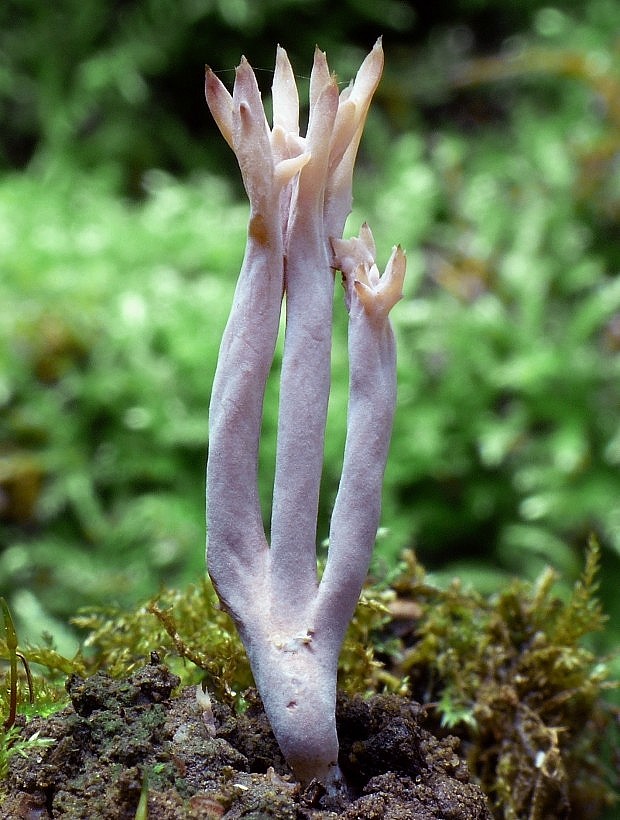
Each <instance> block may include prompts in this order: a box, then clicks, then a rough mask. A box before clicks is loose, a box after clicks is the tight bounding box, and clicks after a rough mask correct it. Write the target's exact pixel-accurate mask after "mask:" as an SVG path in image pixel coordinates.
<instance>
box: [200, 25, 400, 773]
mask: <svg viewBox="0 0 620 820" xmlns="http://www.w3.org/2000/svg"><path fill="white" fill-rule="evenodd" d="M382 69H383V50H382V47H381V41H380V40H379V41H377V43H376V44H375V46H374V48H373V49H372V51H371V52H370V54H369V55H368V56H367V57H366V59H365V60H364V62H363V63H362V65H361V67H360V69H359V71H358V73H357V76H356V78H355V81H354V82H353V83H351V84H350V85H349V86H348V87H347V88H346V89H345V90H344V91H342V92H341V93H339V92H338V85H337V83H336V81H335V79H334V77H333V76H332V75H331V74H330V72H329V68H328V65H327V60H326V57H325V55H324V54H323V53H322V52H321V51H319V50H318V49H317V50H316V51H315V55H314V65H313V68H312V74H311V78H310V113H309V121H308V128H307V132H306V135H305V136H304V137H302V136H300V132H299V99H298V94H297V88H296V83H295V78H294V75H293V71H292V68H291V65H290V62H289V60H288V57H287V55H286V52H285V51H284V49H282V48H278V50H277V55H276V66H275V72H274V78H273V85H272V95H273V125H272V127H269V124H268V122H267V119H266V117H265V113H264V109H263V105H262V100H261V95H260V92H259V89H258V84H257V82H256V78H255V75H254V72H253V71H252V69H251V68H250V65H249V64H248V62H247V61H246V60H245V58H243V59H242V61H241V64H240V66H239V67H238V68H237V71H236V77H235V84H234V89H233V93H232V95H231V94H230V93H229V92H228V91H227V90H226V88H225V87H224V85H223V84H222V83H221V81H220V80H219V79H218V78H217V77H216V75H215V74H214V73H213V72H212V71H211V70H210V69H207V73H206V82H205V92H206V98H207V103H208V105H209V108H210V109H211V112H212V114H213V116H214V119H215V121H216V123H217V125H218V127H219V129H220V131H221V132H222V135H223V136H224V138H225V139H226V141H227V142H228V144H229V145H230V147H231V148H232V150H233V151H234V153H235V155H236V157H237V160H238V163H239V167H240V169H241V175H242V178H243V182H244V186H245V189H246V192H247V194H248V197H249V200H250V218H249V226H248V235H247V245H246V251H245V256H244V259H243V264H242V268H241V272H240V275H239V280H238V283H237V288H236V291H235V295H234V300H233V305H232V309H231V313H230V316H229V319H228V323H227V325H226V329H225V331H224V335H223V339H222V343H221V348H220V352H219V358H218V364H217V368H216V373H215V378H214V383H213V390H212V394H211V403H210V409H209V456H208V462H207V566H208V571H209V574H210V576H211V578H212V581H213V584H214V586H215V589H216V591H217V593H218V596H219V598H220V600H221V602H222V605H223V606H224V607H225V608H226V609H227V610H228V612H229V613H230V615H231V616H232V618H233V620H234V622H235V624H236V625H237V628H238V630H239V633H240V635H241V638H242V640H243V643H244V645H245V647H246V650H247V653H248V657H249V659H250V664H251V667H252V672H253V674H254V678H255V681H256V685H257V687H258V690H259V692H260V694H261V697H262V700H263V704H264V707H265V712H266V714H267V716H268V718H269V720H270V723H271V726H272V729H273V731H274V734H275V737H276V739H277V741H278V743H279V745H280V747H281V749H282V752H283V754H284V756H285V758H286V760H287V762H288V763H289V765H290V766H291V767H292V769H293V771H294V773H295V775H296V776H297V777H298V779H299V780H300V781H302V782H304V783H305V782H309V781H310V780H312V779H313V778H317V779H319V780H320V781H322V782H323V783H325V784H328V785H329V784H333V783H337V782H338V781H339V778H340V774H339V769H338V739H337V734H336V721H335V700H336V674H337V666H338V656H339V653H340V648H341V645H342V641H343V639H344V635H345V632H346V629H347V626H348V624H349V621H350V619H351V617H352V615H353V612H354V609H355V606H356V604H357V600H358V598H359V594H360V591H361V587H362V584H363V582H364V579H365V577H366V574H367V571H368V565H369V561H370V556H371V553H372V548H373V544H374V540H375V536H376V532H377V526H378V523H379V514H380V502H381V484H382V480H383V472H384V469H385V463H386V459H387V451H388V446H389V441H390V435H391V428H392V418H393V414H394V407H395V402H396V352H395V343H394V336H393V333H392V329H391V327H390V323H389V319H388V313H389V311H390V309H391V307H392V306H393V305H394V304H395V303H396V301H398V299H399V298H400V297H401V294H402V282H403V277H404V273H405V256H404V254H403V252H402V250H401V249H400V248H395V249H394V251H393V253H392V256H391V258H390V261H389V262H388V265H387V267H386V270H385V273H384V274H383V276H380V275H379V271H378V269H377V266H376V263H375V255H376V253H375V246H374V241H373V238H372V234H371V232H370V229H369V228H368V227H367V226H366V225H364V226H363V227H362V229H361V231H360V235H359V237H356V238H353V239H349V240H343V239H342V238H341V237H342V231H343V228H344V223H345V220H346V217H347V215H348V214H349V212H350V210H351V201H352V197H351V188H352V177H353V166H354V163H355V157H356V154H357V148H358V145H359V141H360V138H361V135H362V131H363V127H364V122H365V119H366V114H367V112H368V108H369V105H370V101H371V98H372V96H373V94H374V91H375V89H376V87H377V84H378V82H379V79H380V77H381V72H382ZM334 269H338V270H341V271H342V275H343V283H344V286H345V302H346V305H347V309H348V312H349V341H348V349H349V360H350V377H349V378H350V385H349V407H348V413H347V435H346V444H345V453H344V463H343V470H342V476H341V479H340V484H339V489H338V493H337V497H336V501H335V505H334V510H333V515H332V520H331V527H330V535H329V553H328V558H327V563H326V566H325V570H324V573H323V576H322V578H321V580H320V582H319V580H318V578H317V562H316V540H317V532H316V526H317V525H316V522H317V513H318V504H319V485H320V479H321V469H322V461H323V442H324V435H325V422H326V415H327V402H328V397H329V388H330V355H331V343H332V303H333V288H334ZM283 300H285V306H286V310H285V316H286V322H285V337H284V351H283V358H282V367H281V377H280V404H279V415H278V440H277V453H276V471H275V480H274V489H273V506H272V520H271V527H270V532H271V538H270V543H268V541H267V537H266V535H265V530H264V526H263V522H262V516H261V509H260V503H259V495H258V482H257V473H258V444H259V436H260V429H261V422H262V410H263V399H264V393H265V385H266V381H267V377H268V374H269V370H270V367H271V363H272V360H273V356H274V350H275V345H276V340H277V336H278V330H279V325H280V314H281V311H282V309H283Z"/></svg>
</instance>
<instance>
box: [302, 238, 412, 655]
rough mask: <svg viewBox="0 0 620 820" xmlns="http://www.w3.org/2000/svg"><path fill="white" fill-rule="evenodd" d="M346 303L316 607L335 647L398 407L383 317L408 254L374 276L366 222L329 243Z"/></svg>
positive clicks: (366, 541)
mask: <svg viewBox="0 0 620 820" xmlns="http://www.w3.org/2000/svg"><path fill="white" fill-rule="evenodd" d="M333 245H334V255H335V259H336V264H337V266H338V267H339V268H340V269H341V270H342V272H343V276H344V279H345V282H344V284H345V289H346V298H347V302H348V304H349V407H348V412H347V437H346V444H345V452H344V463H343V469H342V475H341V478H340V484H339V488H338V494H337V496H336V501H335V504H334V510H333V513H332V519H331V527H330V535H329V552H328V558H327V563H326V566H325V571H324V573H323V578H322V580H321V585H320V589H319V597H318V601H317V612H320V613H321V618H324V619H325V621H326V622H327V623H329V624H331V640H332V641H333V651H334V652H335V653H336V655H337V653H338V652H339V651H340V646H341V643H342V640H343V638H344V634H345V632H346V629H347V626H348V623H349V621H350V619H351V617H352V615H353V612H354V610H355V606H356V604H357V601H358V598H359V594H360V591H361V588H362V585H363V583H364V580H365V578H366V574H367V572H368V565H369V563H370V558H371V555H372V549H373V546H374V542H375V537H376V534H377V527H378V525H379V517H380V513H381V486H382V482H383V473H384V470H385V464H386V461H387V455H388V449H389V443H390V437H391V432H392V421H393V417H394V409H395V406H396V345H395V341H394V334H393V332H392V328H391V326H390V322H389V319H388V313H389V310H390V309H391V307H392V306H393V305H394V304H395V303H396V302H397V301H398V300H399V299H400V298H401V296H402V283H403V278H404V273H405V257H404V254H403V253H402V251H401V250H400V248H395V249H394V251H393V253H392V257H391V258H390V261H389V262H388V265H387V267H386V270H385V273H384V274H383V276H382V277H381V278H379V275H378V271H377V269H376V266H375V264H374V252H375V249H374V242H373V240H372V234H371V233H370V230H369V229H368V227H367V226H363V227H362V231H361V234H360V239H353V240H348V241H345V240H341V241H334V242H333Z"/></svg>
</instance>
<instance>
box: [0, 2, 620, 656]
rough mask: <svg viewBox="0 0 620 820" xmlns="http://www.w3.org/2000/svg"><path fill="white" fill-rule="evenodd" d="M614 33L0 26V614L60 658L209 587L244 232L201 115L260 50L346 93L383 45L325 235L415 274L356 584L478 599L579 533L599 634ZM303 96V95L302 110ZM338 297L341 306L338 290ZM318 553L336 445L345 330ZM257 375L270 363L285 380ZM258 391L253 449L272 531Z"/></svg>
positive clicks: (181, 8) (227, 163)
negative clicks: (348, 195) (372, 250)
mask: <svg viewBox="0 0 620 820" xmlns="http://www.w3.org/2000/svg"><path fill="white" fill-rule="evenodd" d="M619 31H620V5H619V4H618V3H616V2H613V0H590V1H589V2H585V3H583V2H579V3H577V2H569V0H566V2H562V3H555V4H553V5H548V4H545V3H542V2H538V0H526V2H520V3H518V4H515V3H514V2H512V1H511V0H450V1H449V2H444V3H442V4H429V3H425V2H421V0H420V1H419V2H415V3H406V2H401V0H342V2H340V3H337V4H334V3H331V2H327V0H315V1H312V0H265V2H253V0H174V2H172V0H142V1H141V2H140V1H139V0H118V2H103V0H57V2H54V3H41V2H39V0H4V2H3V3H2V4H1V5H0V118H1V123H2V127H1V129H0V594H1V595H4V596H6V598H7V599H8V601H9V603H10V605H11V608H12V610H13V612H14V614H15V617H16V620H17V621H18V625H19V631H20V636H22V637H23V638H25V639H31V640H38V639H39V638H40V635H41V633H42V632H47V633H51V634H52V635H53V636H54V640H55V641H56V643H57V644H58V646H59V648H61V649H64V650H65V651H69V648H70V647H71V646H72V645H73V643H72V642H73V641H74V638H73V637H72V635H71V632H70V630H69V628H68V627H67V625H66V624H67V621H68V619H69V618H70V617H71V616H72V615H74V614H75V613H76V611H77V610H78V608H79V607H81V606H85V605H97V604H103V603H106V604H107V603H118V604H120V605H121V606H129V605H131V604H133V603H135V602H137V601H140V600H142V599H144V598H147V597H149V596H152V595H153V594H155V593H156V592H157V591H158V589H159V588H160V586H162V585H164V584H165V585H167V586H181V585H184V584H186V583H187V582H188V581H190V580H192V579H196V578H198V577H199V576H200V575H201V574H202V573H203V572H204V555H203V546H204V463H205V456H206V449H207V408H208V403H209V389H210V384H211V380H212V376H213V372H214V368H215V361H216V356H217V349H218V345H219V340H220V337H221V333H222V329H223V326H224V323H225V321H226V317H227V314H228V309H229V306H230V301H231V298H232V292H233V288H234V285H235V280H236V276H237V273H238V270H239V265H240V262H241V258H242V255H243V249H244V239H245V224H246V217H247V207H246V203H245V198H244V196H243V191H242V189H241V185H240V181H239V174H238V170H237V168H236V165H235V160H234V157H233V156H232V154H231V152H230V151H229V150H228V148H227V146H226V145H225V143H224V141H223V140H222V139H221V137H220V136H219V134H218V133H217V131H216V129H215V127H214V125H213V123H212V121H211V117H210V114H209V112H208V109H207V107H206V105H205V103H204V97H203V66H204V63H205V62H208V63H209V65H211V66H212V67H213V68H214V69H215V70H216V71H218V72H221V77H222V79H223V80H224V81H226V82H228V83H229V84H230V83H232V79H233V76H234V75H233V68H234V66H235V65H236V64H237V63H238V60H239V57H240V55H241V54H242V53H245V54H246V56H247V57H248V59H249V60H250V62H251V63H252V65H253V66H255V67H256V68H257V70H258V69H259V70H258V71H257V74H258V77H259V81H260V82H261V84H262V87H263V89H264V91H265V93H266V94H267V92H268V89H269V85H270V74H271V68H272V66H273V60H274V53H275V45H276V43H278V42H279V43H281V44H282V45H284V46H285V47H286V48H287V50H288V52H289V56H290V57H291V60H292V62H293V65H294V67H295V69H296V71H297V72H298V73H299V75H300V78H299V82H300V85H301V86H302V88H303V87H304V86H305V85H306V84H307V74H308V72H309V68H310V65H311V59H312V52H313V49H314V45H315V43H318V44H319V45H320V46H321V48H323V49H324V50H326V51H327V53H328V58H329V61H330V66H331V67H332V68H333V69H334V70H335V71H336V72H337V73H338V75H339V77H340V79H342V80H348V79H349V78H350V77H351V76H352V75H353V74H354V72H355V70H356V69H357V67H358V65H359V63H360V61H361V59H362V58H363V56H364V54H365V53H366V52H367V51H368V50H369V48H370V47H371V46H372V44H373V42H374V40H375V39H376V37H377V36H378V34H383V35H384V48H385V51H386V71H385V75H384V79H383V81H382V84H381V86H380V88H379V91H378V93H377V96H376V100H375V103H374V105H373V108H372V111H371V115H370V119H369V122H368V126H367V131H366V134H365V137H364V141H363V145H362V148H361V152H360V157H359V163H358V171H357V176H356V180H355V185H354V194H355V206H354V213H353V215H352V217H351V220H350V222H349V228H348V231H347V233H348V234H349V235H350V234H351V233H352V232H357V230H358V228H359V224H360V223H361V221H363V220H364V219H368V221H369V223H370V225H371V227H372V228H373V230H374V233H375V237H376V239H377V244H378V248H379V255H380V259H381V262H382V263H383V262H384V261H385V259H386V258H387V255H388V254H389V250H390V247H391V245H392V244H393V243H396V242H400V243H401V244H402V245H403V246H405V247H406V248H407V251H408V258H409V273H408V281H407V291H406V298H405V300H404V301H403V302H402V303H401V304H400V305H399V306H398V308H397V309H396V310H395V311H394V323H395V325H396V330H397V334H398V337H399V382H400V394H399V405H398V410H397V417H396V423H395V431H394V438H393V446H392V451H391V457H390V462H389V466H388V470H387V474H386V482H385V500H384V515H383V524H384V526H383V528H382V530H381V532H380V537H379V540H378V547H377V557H376V564H377V569H378V570H382V569H386V568H390V567H393V566H394V564H395V562H396V561H397V560H398V556H399V555H400V553H401V551H402V549H403V548H405V547H413V548H415V550H416V551H417V553H418V555H419V557H420V559H421V560H422V562H423V563H424V564H425V565H426V566H427V567H428V568H429V569H431V570H432V571H433V577H434V578H435V579H436V580H437V581H438V582H445V581H447V580H449V579H450V578H452V577H453V576H454V575H455V574H458V575H459V576H461V577H462V578H463V579H464V581H465V582H466V583H471V584H474V585H476V586H477V587H478V588H480V589H481V590H483V591H486V592H488V591H493V590H494V589H497V588H498V587H499V586H500V585H501V584H503V583H504V582H505V580H506V578H508V577H509V576H510V575H512V574H515V573H516V574H519V575H522V576H525V577H528V578H531V577H535V576H536V575H537V574H538V572H539V571H540V569H541V568H542V566H544V565H546V564H551V565H552V566H553V567H555V568H556V569H557V570H558V572H559V573H560V574H561V576H562V578H563V580H564V583H565V584H566V585H568V584H570V583H572V582H573V581H574V579H575V578H576V576H577V575H578V573H579V570H580V568H581V565H582V558H583V553H584V550H585V545H586V542H587V539H588V536H589V534H590V533H595V534H596V535H597V537H598V538H599V539H600V542H601V544H602V546H603V548H604V552H603V554H604V559H603V568H604V571H603V577H602V596H603V599H604V603H605V606H606V608H607V611H608V612H609V614H610V616H611V620H610V625H609V629H608V631H607V634H606V635H605V636H604V637H603V638H602V639H601V640H602V646H603V647H612V646H614V645H617V643H618V630H619V629H620V626H619V624H620V596H618V594H617V590H618V589H620V472H619V466H620V412H619V400H620V356H619V352H620V278H619V277H618V266H619V264H620V244H619V239H620V236H619V227H620V50H619V47H620V39H619V37H618V32H619ZM304 93H305V91H302V99H303V94H304ZM337 291H339V289H337ZM336 299H337V305H336V314H337V318H336V327H335V346H334V357H333V359H334V361H333V366H334V384H333V395H332V400H331V404H330V420H329V430H328V439H327V446H326V459H325V471H324V482H323V483H324V487H323V489H324V492H323V501H322V506H321V512H320V521H319V537H320V538H321V539H323V538H324V537H325V535H326V533H327V526H328V519H329V511H330V507H331V504H332V501H333V498H334V495H335V492H336V489H337V482H338V478H339V473H340V464H341V458H342V444H343V438H344V429H343V423H344V418H345V413H346V390H347V365H346V355H345V351H346V347H345V335H346V318H345V313H344V308H343V306H342V304H341V296H340V293H339V292H337V294H336ZM278 365H279V362H278V359H277V358H276V362H275V363H274V370H275V371H276V373H275V375H276V376H277V370H278ZM276 393H277V387H276V386H275V385H272V386H270V388H269V396H268V401H267V406H266V413H265V423H264V438H263V442H262V445H261V455H262V459H263V465H264V466H263V470H262V471H261V482H262V486H261V494H262V499H263V503H264V507H265V514H266V515H267V514H268V507H269V495H270V486H271V479H272V474H273V468H272V458H273V453H274V447H275V420H276V406H275V397H276Z"/></svg>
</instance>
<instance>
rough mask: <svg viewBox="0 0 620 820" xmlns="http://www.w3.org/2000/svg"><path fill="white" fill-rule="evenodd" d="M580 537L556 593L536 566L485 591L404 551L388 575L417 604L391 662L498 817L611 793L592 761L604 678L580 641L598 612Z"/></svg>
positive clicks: (598, 750) (599, 619)
mask: <svg viewBox="0 0 620 820" xmlns="http://www.w3.org/2000/svg"><path fill="white" fill-rule="evenodd" d="M599 559H600V551H599V547H598V545H597V544H596V543H595V542H594V541H592V542H591V543H590V546H589V548H588V551H587V554H586V562H585V568H584V570H583V573H582V576H581V578H580V579H579V580H578V581H577V583H576V584H575V586H574V588H573V590H572V593H571V594H570V596H569V597H568V599H567V600H562V599H561V598H560V597H559V595H558V593H557V590H556V583H555V582H556V580H557V579H556V576H555V574H554V573H553V572H552V571H551V570H546V571H544V572H543V573H542V575H541V576H540V577H539V578H538V580H537V581H536V582H535V583H529V582H527V581H523V580H515V581H513V582H512V583H511V584H509V585H508V586H506V587H505V588H504V589H502V590H501V591H500V592H498V593H497V594H495V595H493V596H491V597H489V598H485V597H483V596H481V595H479V594H477V593H475V592H473V591H466V590H463V589H462V587H461V585H460V584H459V582H458V581H454V582H453V583H452V584H451V585H450V586H449V587H448V588H447V589H445V590H439V589H437V588H435V587H433V586H431V585H429V584H427V583H426V580H425V577H424V572H423V570H421V568H420V567H419V566H418V565H416V563H415V559H414V558H413V557H412V556H409V559H408V565H407V568H406V570H405V571H404V572H403V575H402V576H401V578H400V579H398V580H397V581H396V583H395V589H396V590H397V592H398V594H399V599H400V600H401V601H402V600H407V599H408V600H411V601H415V602H417V604H418V605H419V606H420V608H421V611H420V615H419V618H417V620H416V622H415V625H414V628H413V630H412V633H411V640H410V644H411V645H407V641H405V642H404V643H403V647H402V655H401V657H400V659H399V661H398V662H397V668H398V669H399V670H400V671H401V673H402V674H406V675H408V676H409V678H410V680H411V690H412V693H413V695H414V697H417V698H418V699H420V700H422V701H425V702H434V703H435V705H436V708H437V711H438V713H439V715H440V717H441V723H442V724H443V725H444V726H446V727H449V728H450V730H451V731H453V732H456V733H457V734H459V735H460V736H461V737H462V739H463V740H464V743H465V748H466V749H467V753H468V761H469V764H470V767H471V770H472V771H473V772H474V773H475V775H476V776H477V778H478V780H479V782H480V783H481V784H482V786H483V788H484V789H485V792H486V793H487V795H488V796H489V797H490V798H491V800H492V802H493V804H494V809H495V812H496V816H497V817H499V818H504V820H519V819H520V818H525V817H527V818H528V820H543V819H544V818H550V817H554V818H561V817H567V816H568V815H569V812H570V814H571V816H575V817H582V818H594V817H598V816H599V815H600V813H601V812H602V811H603V809H604V808H605V807H606V806H608V805H610V804H611V803H612V802H613V801H614V794H613V787H612V784H611V783H610V780H609V777H608V775H607V773H606V771H605V764H604V760H603V756H604V755H603V749H604V740H603V739H604V737H605V734H606V732H607V731H611V720H610V711H609V709H608V708H606V706H605V703H604V701H603V699H602V696H603V693H604V690H605V689H608V688H611V687H612V686H614V685H615V684H613V683H611V682H610V680H609V678H610V670H609V666H608V664H607V662H606V661H605V659H601V658H598V657H597V656H596V654H595V652H594V651H593V650H592V649H591V648H589V646H588V645H586V640H587V639H588V637H589V636H590V635H591V633H593V632H596V631H598V630H600V629H602V627H603V625H604V623H605V616H604V614H603V612H602V610H601V606H600V603H599V601H598V600H597V597H596V591H597V574H598V570H599Z"/></svg>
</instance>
